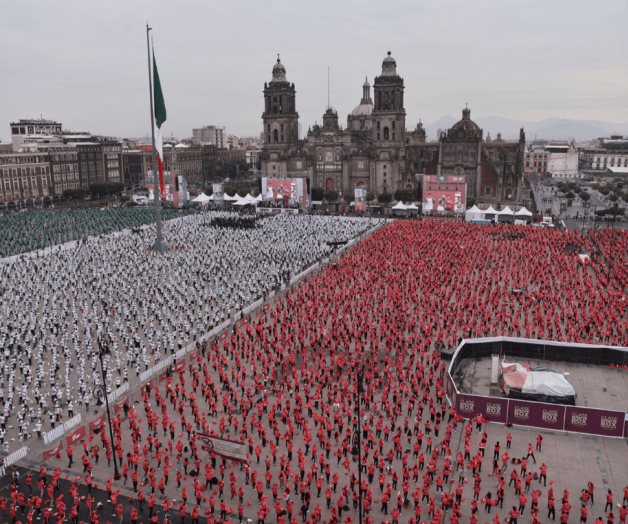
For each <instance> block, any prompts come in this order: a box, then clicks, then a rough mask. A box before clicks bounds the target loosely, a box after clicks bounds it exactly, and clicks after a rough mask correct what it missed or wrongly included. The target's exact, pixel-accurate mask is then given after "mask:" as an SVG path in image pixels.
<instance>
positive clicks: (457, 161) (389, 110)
mask: <svg viewBox="0 0 628 524" xmlns="http://www.w3.org/2000/svg"><path fill="white" fill-rule="evenodd" d="M403 101H404V82H403V78H401V77H400V76H399V75H398V74H397V63H396V62H395V59H394V58H393V57H392V56H391V53H390V52H388V55H387V56H386V57H385V58H384V60H383V62H382V71H381V74H380V75H379V76H376V77H375V79H374V81H373V97H371V85H370V84H369V82H368V79H367V80H366V81H365V82H364V84H363V86H362V98H361V100H360V103H359V104H358V105H357V106H356V107H355V109H354V110H353V111H351V113H350V114H349V115H348V116H347V125H346V127H345V128H341V127H340V125H339V122H338V113H337V112H335V111H334V110H333V109H331V108H327V110H326V111H325V113H324V115H323V124H322V126H320V125H314V126H313V127H311V128H310V129H308V132H307V135H306V137H305V138H304V139H302V140H300V139H299V135H298V129H299V128H298V126H299V123H298V120H299V114H298V113H297V110H296V90H295V86H294V84H291V83H290V82H288V80H287V77H286V69H285V67H284V66H283V64H282V63H281V61H280V59H279V58H277V63H276V64H275V66H274V67H273V71H272V80H271V81H270V82H268V83H265V84H264V113H263V114H262V120H263V123H264V145H263V151H262V176H265V177H270V178H293V177H305V178H307V179H309V180H310V182H311V183H312V185H313V187H315V188H321V189H323V190H325V191H328V192H337V193H339V194H340V195H342V196H345V197H346V198H348V199H351V200H352V199H353V192H354V189H356V188H363V189H366V191H367V192H368V193H371V194H373V195H376V196H377V195H381V194H390V195H392V194H394V192H395V191H397V190H400V189H402V190H415V191H416V189H417V184H419V183H420V180H421V175H423V174H426V175H443V176H446V175H464V176H465V179H466V183H467V198H468V199H472V200H473V201H474V202H485V203H503V204H504V205H505V204H507V203H518V202H520V200H521V190H522V187H521V186H522V180H523V161H524V153H525V134H524V132H523V129H521V131H520V136H519V140H518V141H516V142H506V141H504V140H502V139H501V137H500V136H499V135H498V138H497V139H496V140H493V141H488V140H485V139H484V136H483V131H482V129H481V128H480V127H479V126H478V125H477V124H476V123H475V122H473V121H472V120H471V111H470V110H469V109H468V108H465V109H464V110H463V111H462V119H461V120H460V121H458V122H457V123H456V124H454V125H453V126H452V127H451V128H450V129H449V130H447V131H445V132H443V133H441V136H440V137H438V141H434V142H428V141H427V140H426V133H425V130H424V128H423V126H422V124H421V123H420V122H419V124H418V125H417V127H416V128H415V129H414V130H412V131H407V130H406V111H405V108H404V103H403ZM418 199H419V197H418V194H417V198H416V200H418Z"/></svg>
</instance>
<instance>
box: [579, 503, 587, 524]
mask: <svg viewBox="0 0 628 524" xmlns="http://www.w3.org/2000/svg"><path fill="white" fill-rule="evenodd" d="M588 517H589V508H587V505H586V504H584V503H583V504H582V506H581V508H580V522H584V523H585V524H586V522H587V518H588Z"/></svg>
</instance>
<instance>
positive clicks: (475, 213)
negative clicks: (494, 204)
mask: <svg viewBox="0 0 628 524" xmlns="http://www.w3.org/2000/svg"><path fill="white" fill-rule="evenodd" d="M482 218H484V213H483V212H482V210H481V209H480V208H479V207H478V206H476V205H475V204H473V206H471V207H470V208H469V209H467V210H466V211H465V214H464V219H465V220H466V221H467V222H471V221H473V220H482Z"/></svg>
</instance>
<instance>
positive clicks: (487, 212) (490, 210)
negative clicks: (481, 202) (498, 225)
mask: <svg viewBox="0 0 628 524" xmlns="http://www.w3.org/2000/svg"><path fill="white" fill-rule="evenodd" d="M482 213H484V216H485V217H486V215H499V213H498V212H497V211H495V208H494V207H493V206H488V209H485V210H484V211H482Z"/></svg>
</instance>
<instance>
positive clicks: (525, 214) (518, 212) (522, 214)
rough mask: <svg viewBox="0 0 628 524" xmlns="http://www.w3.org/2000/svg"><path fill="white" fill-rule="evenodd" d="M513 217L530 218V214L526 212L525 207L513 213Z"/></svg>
mask: <svg viewBox="0 0 628 524" xmlns="http://www.w3.org/2000/svg"><path fill="white" fill-rule="evenodd" d="M515 215H517V216H526V217H531V216H532V213H531V212H530V211H528V210H527V209H526V208H525V207H522V208H521V209H520V210H519V211H517V212H516V213H515Z"/></svg>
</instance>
